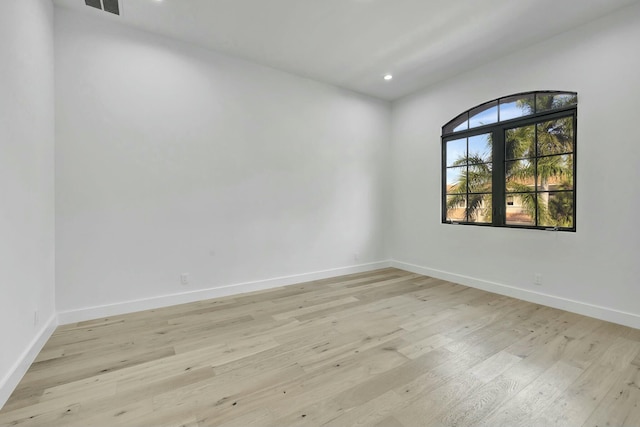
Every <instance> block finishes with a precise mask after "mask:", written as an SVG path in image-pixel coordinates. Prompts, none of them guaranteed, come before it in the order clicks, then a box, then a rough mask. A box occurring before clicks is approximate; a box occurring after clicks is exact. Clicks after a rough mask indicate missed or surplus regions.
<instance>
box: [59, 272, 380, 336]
mask: <svg viewBox="0 0 640 427" xmlns="http://www.w3.org/2000/svg"><path fill="white" fill-rule="evenodd" d="M389 265H390V264H389V261H379V262H373V263H368V264H360V265H353V266H349V267H341V268H333V269H330V270H323V271H316V272H312V273H305V274H296V275H293V276H284V277H275V278H272V279H266V280H258V281H254V282H245V283H236V284H233V285H227V286H221V287H217V288H210V289H200V290H197V291H191V292H182V293H178V294H171V295H162V296H158V297H152V298H145V299H139V300H132V301H123V302H121V303H116V304H108V305H101V306H95V307H87V308H81V309H78V310H69V311H62V312H58V323H59V324H60V325H65V324H69V323H76V322H83V321H85V320H92V319H100V318H102V317H109V316H116V315H118V314H126V313H133V312H136V311H142V310H151V309H154V308H160V307H168V306H171V305H177V304H185V303H189V302H195V301H201V300H205V299H211V298H220V297H225V296H229V295H236V294H243V293H246V292H253V291H261V290H265V289H271V288H277V287H280V286H287V285H293V284H296V283H302V282H309V281H312V280H320V279H327V278H330V277H337V276H344V275H347V274H354V273H363V272H366V271H372V270H377V269H379V268H386V267H389Z"/></svg>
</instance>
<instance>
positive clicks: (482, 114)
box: [469, 101, 498, 129]
mask: <svg viewBox="0 0 640 427" xmlns="http://www.w3.org/2000/svg"><path fill="white" fill-rule="evenodd" d="M497 121H498V102H497V101H494V102H489V103H487V104H484V105H481V106H479V107H477V108H474V109H473V110H471V111H470V112H469V129H471V128H477V127H478V126H484V125H488V124H491V123H496V122H497Z"/></svg>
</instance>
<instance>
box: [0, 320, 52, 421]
mask: <svg viewBox="0 0 640 427" xmlns="http://www.w3.org/2000/svg"><path fill="white" fill-rule="evenodd" d="M57 326H58V323H57V322H56V315H55V314H53V315H52V316H51V317H50V318H49V320H48V321H47V323H46V324H45V325H44V326H43V327H42V329H41V330H40V332H39V333H38V335H36V337H35V338H34V339H33V340H32V341H31V343H30V344H29V346H28V347H27V348H26V349H25V351H24V352H23V353H22V355H21V356H20V358H19V359H18V360H17V361H16V363H15V364H14V365H13V366H12V367H11V369H9V372H8V373H7V375H6V376H5V377H4V378H3V379H2V381H0V409H2V407H3V406H4V404H5V403H7V400H9V397H10V396H11V393H13V391H14V390H15V388H16V387H17V386H18V383H20V381H21V380H22V377H24V374H26V373H27V370H28V369H29V367H30V366H31V364H32V363H33V361H34V360H35V359H36V357H37V356H38V353H40V351H41V350H42V348H43V347H44V345H45V344H46V343H47V341H48V340H49V338H50V337H51V335H52V334H53V331H55V330H56V327H57Z"/></svg>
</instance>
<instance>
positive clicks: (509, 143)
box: [504, 125, 536, 160]
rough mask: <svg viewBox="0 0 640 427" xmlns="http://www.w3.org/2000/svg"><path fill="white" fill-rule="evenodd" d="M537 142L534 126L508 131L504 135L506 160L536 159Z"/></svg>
mask: <svg viewBox="0 0 640 427" xmlns="http://www.w3.org/2000/svg"><path fill="white" fill-rule="evenodd" d="M535 141H536V132H535V126H534V125H531V126H522V127H517V128H513V129H507V130H506V131H505V133H504V143H505V153H504V158H505V159H507V160H511V159H526V158H530V157H535V155H536V148H535V147H536V145H535Z"/></svg>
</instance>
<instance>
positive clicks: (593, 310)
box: [390, 260, 640, 329]
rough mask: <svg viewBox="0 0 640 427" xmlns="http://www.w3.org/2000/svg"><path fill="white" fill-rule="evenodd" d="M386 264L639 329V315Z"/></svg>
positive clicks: (403, 264)
mask: <svg viewBox="0 0 640 427" xmlns="http://www.w3.org/2000/svg"><path fill="white" fill-rule="evenodd" d="M390 265H391V267H395V268H399V269H401V270H406V271H409V272H411V273H417V274H423V275H425V276H430V277H435V278H436V279H442V280H447V281H450V282H454V283H459V284H461V285H465V286H469V287H472V288H477V289H482V290H484V291H488V292H493V293H496V294H500V295H506V296H509V297H513V298H518V299H521V300H524V301H529V302H533V303H536V304H541V305H546V306H548V307H553V308H559V309H561V310H566V311H570V312H572V313H578V314H582V315H585V316H589V317H595V318H596V319H601V320H605V321H607V322H613V323H617V324H620V325H625V326H629V327H632V328H636V329H640V315H637V314H634V313H628V312H624V311H619V310H615V309H612V308H608V307H602V306H599V305H594V304H589V303H586V302H582V301H576V300H571V299H567V298H562V297H557V296H554V295H549V294H545V293H542V292H535V291H530V290H528V289H522V288H517V287H514V286H509V285H504V284H501V283H495V282H490V281H487V280H482V279H477V278H475V277H469V276H463V275H461V274H456V273H451V272H448V271H442V270H436V269H433V268H428V267H422V266H419V265H414V264H409V263H406V262H401V261H396V260H391V261H390Z"/></svg>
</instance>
